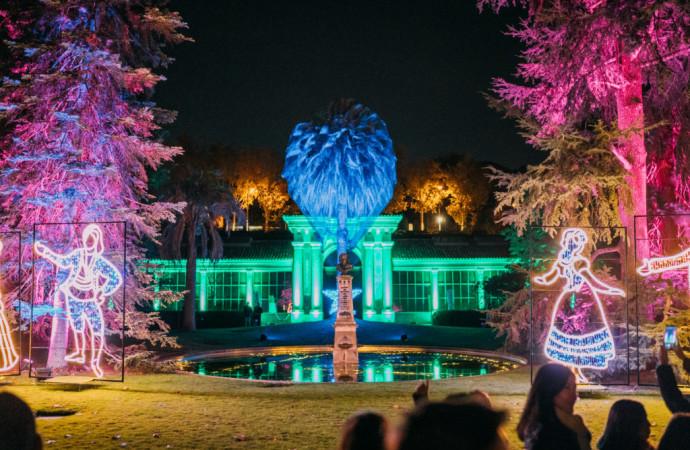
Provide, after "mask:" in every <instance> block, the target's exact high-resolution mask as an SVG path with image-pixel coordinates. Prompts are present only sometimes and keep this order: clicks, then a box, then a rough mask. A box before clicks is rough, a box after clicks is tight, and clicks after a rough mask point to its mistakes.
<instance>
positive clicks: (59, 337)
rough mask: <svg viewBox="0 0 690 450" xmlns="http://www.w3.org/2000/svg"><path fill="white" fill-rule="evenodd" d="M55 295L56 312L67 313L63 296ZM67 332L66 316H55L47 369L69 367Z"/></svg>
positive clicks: (57, 293) (51, 328) (51, 330)
mask: <svg viewBox="0 0 690 450" xmlns="http://www.w3.org/2000/svg"><path fill="white" fill-rule="evenodd" d="M53 295H54V297H53V308H54V310H55V311H65V310H66V309H65V301H64V298H63V296H62V294H60V293H59V292H55V293H54V294H53ZM67 332H68V330H67V317H66V316H65V314H64V313H62V314H53V318H52V320H51V325H50V347H48V360H47V362H46V367H49V368H51V369H56V368H59V367H65V366H67V362H66V361H65V356H66V355H67V345H68V341H67Z"/></svg>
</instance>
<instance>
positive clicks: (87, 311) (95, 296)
mask: <svg viewBox="0 0 690 450" xmlns="http://www.w3.org/2000/svg"><path fill="white" fill-rule="evenodd" d="M34 248H35V250H36V253H38V254H39V255H40V256H42V257H44V258H45V259H47V260H48V261H50V262H51V263H53V264H54V265H56V266H57V267H58V274H57V280H58V286H57V288H56V289H55V295H61V296H62V299H63V300H64V304H65V309H66V311H67V319H68V323H69V326H70V328H71V329H72V335H73V337H74V348H75V350H74V352H73V353H70V354H69V355H67V356H65V360H66V361H69V362H73V363H79V364H85V363H86V328H87V326H88V328H89V331H90V333H89V334H90V335H91V364H90V367H91V370H93V372H94V374H95V375H96V376H97V377H98V378H101V377H103V371H102V370H101V367H100V362H101V355H102V354H103V348H104V345H105V342H104V335H105V321H104V319H103V311H102V309H101V307H102V305H103V303H104V302H105V299H106V297H107V296H110V295H112V294H113V293H114V292H115V291H116V290H117V289H118V288H119V287H120V286H121V285H122V275H121V274H120V272H119V271H118V270H117V268H116V267H115V266H114V265H113V264H112V263H111V262H110V261H108V260H107V259H105V258H104V257H103V250H104V246H103V232H102V231H101V228H100V227H99V226H98V225H96V224H90V225H87V226H86V228H84V231H83V232H82V248H78V249H76V250H73V251H72V252H70V253H68V254H66V255H60V254H57V253H55V252H53V251H52V250H51V249H49V248H48V247H47V246H45V245H44V244H42V243H40V242H36V244H35V246H34Z"/></svg>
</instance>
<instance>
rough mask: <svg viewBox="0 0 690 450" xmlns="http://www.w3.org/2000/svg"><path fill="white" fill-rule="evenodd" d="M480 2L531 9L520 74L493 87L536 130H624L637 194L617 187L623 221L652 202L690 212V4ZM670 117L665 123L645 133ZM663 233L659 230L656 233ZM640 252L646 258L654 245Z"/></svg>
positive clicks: (617, 150) (621, 156) (622, 162)
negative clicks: (604, 126) (602, 125)
mask: <svg viewBox="0 0 690 450" xmlns="http://www.w3.org/2000/svg"><path fill="white" fill-rule="evenodd" d="M478 5H479V7H480V9H481V8H483V7H487V6H489V7H492V8H493V9H494V10H495V11H498V10H500V9H501V8H504V7H507V6H511V5H513V6H521V7H524V8H525V9H526V10H527V17H526V18H525V19H523V20H521V21H520V23H519V24H518V25H516V26H515V27H513V28H511V29H510V30H509V34H510V35H512V36H514V37H515V38H517V39H519V40H520V41H522V43H523V44H524V45H525V50H524V51H523V52H522V59H523V62H522V63H521V64H520V65H519V66H518V69H517V73H516V75H517V78H518V82H516V83H513V82H510V81H507V80H505V79H498V80H496V81H495V85H494V88H495V92H496V93H497V95H498V96H499V97H500V98H501V99H503V100H505V101H507V102H509V103H510V104H512V105H513V106H515V107H516V108H518V109H520V110H521V111H522V112H523V113H524V114H526V115H527V117H528V118H529V119H532V120H535V121H536V122H537V123H538V124H539V126H540V129H539V132H538V134H537V136H539V137H544V136H549V135H552V134H553V133H556V132H558V131H559V130H560V129H562V127H564V126H565V127H568V128H571V127H575V128H580V127H582V126H583V124H585V123H587V122H593V121H595V120H599V119H601V120H603V121H604V122H606V123H611V124H613V123H615V124H616V125H617V127H618V129H619V130H620V131H621V132H622V136H621V137H620V139H618V140H617V141H616V142H615V143H613V144H612V145H611V147H610V148H609V151H610V152H611V153H612V155H613V156H614V157H615V161H616V162H617V164H618V165H619V166H620V168H621V169H622V170H623V171H624V178H625V189H627V188H629V190H630V195H619V198H620V203H619V207H618V215H619V218H620V223H621V224H622V225H624V226H627V227H629V229H630V230H632V229H633V225H634V224H633V222H634V219H633V216H635V215H642V216H645V215H647V214H648V211H650V207H651V211H652V212H657V211H658V210H659V209H663V210H664V211H665V212H668V210H669V209H670V210H678V209H684V210H687V208H688V207H689V206H690V184H689V183H688V179H687V174H688V157H687V155H686V152H685V151H684V149H685V145H683V144H684V143H685V142H686V141H687V134H688V133H687V127H688V126H689V125H690V119H689V118H688V115H687V114H684V112H687V109H688V104H689V103H688V100H687V95H686V91H687V88H688V79H689V77H690V63H689V62H690V61H689V59H688V56H689V54H690V7H689V6H688V4H687V2H685V1H681V0H664V1H661V0H559V1H552V0H536V1H527V0H479V1H478ZM662 121H663V122H664V126H662V127H658V128H656V129H655V130H654V131H651V132H645V128H646V127H649V126H650V125H653V124H658V123H660V122H662ZM573 175H576V174H573ZM648 181H649V183H648ZM650 189H651V190H652V192H648V190H650ZM621 194H623V190H622V191H621ZM637 225H638V230H639V233H638V235H639V236H647V235H648V233H647V230H646V226H647V224H646V222H645V221H639V223H638V224H637ZM655 226H656V225H654V224H652V227H653V228H654V227H655ZM655 233H658V230H655V229H652V230H651V231H650V233H649V235H650V236H651V237H654V236H655ZM657 246H658V241H657ZM631 250H632V248H631ZM637 250H638V254H639V255H640V256H645V255H646V254H648V251H649V248H647V246H646V245H644V246H641V248H638V249H637Z"/></svg>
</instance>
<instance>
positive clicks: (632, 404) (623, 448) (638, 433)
mask: <svg viewBox="0 0 690 450" xmlns="http://www.w3.org/2000/svg"><path fill="white" fill-rule="evenodd" d="M650 431H651V430H650V424H649V420H647V411H645V409H644V406H642V403H640V402H636V401H634V400H618V401H617V402H616V403H614V404H613V406H611V410H610V411H609V418H608V420H607V422H606V429H605V430H604V434H603V435H602V436H601V439H599V444H598V445H597V447H598V448H599V450H652V446H651V445H650V444H649V441H648V439H649V433H650Z"/></svg>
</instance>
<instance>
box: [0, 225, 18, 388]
mask: <svg viewBox="0 0 690 450" xmlns="http://www.w3.org/2000/svg"><path fill="white" fill-rule="evenodd" d="M4 236H16V238H17V246H18V248H19V251H18V253H17V261H16V262H17V300H21V294H22V288H23V285H22V283H23V277H22V233H21V231H17V230H9V231H0V239H1V240H2V241H3V242H4V241H5V238H4ZM3 251H4V250H3ZM0 294H1V295H3V296H4V295H5V293H4V292H2V293H0ZM0 301H4V300H0ZM17 317H18V319H19V320H18V324H17V331H16V333H13V334H15V336H14V337H15V341H14V342H15V343H16V346H17V348H16V350H17V353H18V354H19V362H18V363H17V368H16V371H8V372H3V373H2V374H0V375H2V376H19V375H21V374H22V350H23V348H22V332H21V321H22V309H21V306H20V307H19V311H18V315H17Z"/></svg>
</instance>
